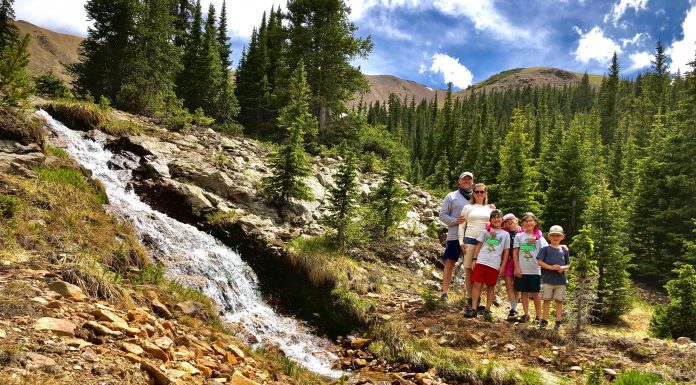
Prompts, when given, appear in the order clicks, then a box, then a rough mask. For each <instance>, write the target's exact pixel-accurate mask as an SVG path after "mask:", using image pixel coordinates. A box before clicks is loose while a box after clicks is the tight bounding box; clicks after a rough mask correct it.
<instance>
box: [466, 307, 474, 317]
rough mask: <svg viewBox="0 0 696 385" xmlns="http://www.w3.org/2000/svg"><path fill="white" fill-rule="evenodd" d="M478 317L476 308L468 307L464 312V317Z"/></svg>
mask: <svg viewBox="0 0 696 385" xmlns="http://www.w3.org/2000/svg"><path fill="white" fill-rule="evenodd" d="M475 317H476V310H474V309H472V308H469V309H466V311H465V312H464V318H475Z"/></svg>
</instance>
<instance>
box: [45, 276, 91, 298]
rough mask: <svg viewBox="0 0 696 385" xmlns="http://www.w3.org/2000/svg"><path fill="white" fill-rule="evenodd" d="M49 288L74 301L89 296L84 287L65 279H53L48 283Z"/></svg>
mask: <svg viewBox="0 0 696 385" xmlns="http://www.w3.org/2000/svg"><path fill="white" fill-rule="evenodd" d="M48 288H49V289H50V290H52V291H55V292H56V293H58V294H60V295H62V296H63V297H65V298H67V299H70V300H73V301H82V300H84V299H86V298H87V296H86V295H85V294H84V293H83V292H82V289H80V288H79V287H77V286H75V285H73V284H71V283H67V282H64V281H53V282H51V283H49V284H48Z"/></svg>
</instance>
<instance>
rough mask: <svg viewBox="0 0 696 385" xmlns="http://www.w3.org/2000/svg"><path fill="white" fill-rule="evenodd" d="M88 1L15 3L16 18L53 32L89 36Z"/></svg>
mask: <svg viewBox="0 0 696 385" xmlns="http://www.w3.org/2000/svg"><path fill="white" fill-rule="evenodd" d="M86 2H87V1H86V0H63V1H51V0H21V1H18V2H16V3H15V5H14V10H15V17H16V19H17V20H25V21H28V22H30V23H32V24H35V25H38V26H40V27H44V28H48V29H50V30H52V31H56V32H62V33H68V34H71V35H78V36H87V27H88V26H89V25H90V24H91V23H89V22H88V21H87V12H86V11H85V3H86Z"/></svg>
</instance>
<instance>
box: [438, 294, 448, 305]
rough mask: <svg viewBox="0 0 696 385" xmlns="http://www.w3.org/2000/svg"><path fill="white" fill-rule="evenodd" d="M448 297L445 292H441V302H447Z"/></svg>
mask: <svg viewBox="0 0 696 385" xmlns="http://www.w3.org/2000/svg"><path fill="white" fill-rule="evenodd" d="M448 299H449V297H448V296H447V293H442V295H441V296H440V302H441V303H445V302H447V300H448Z"/></svg>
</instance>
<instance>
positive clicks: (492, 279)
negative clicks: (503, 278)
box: [471, 263, 498, 286]
mask: <svg viewBox="0 0 696 385" xmlns="http://www.w3.org/2000/svg"><path fill="white" fill-rule="evenodd" d="M471 282H479V283H485V284H486V285H488V286H495V284H496V283H498V269H494V268H492V267H490V266H486V265H483V264H480V263H477V264H476V265H475V266H474V272H473V273H472V274H471Z"/></svg>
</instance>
